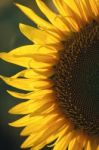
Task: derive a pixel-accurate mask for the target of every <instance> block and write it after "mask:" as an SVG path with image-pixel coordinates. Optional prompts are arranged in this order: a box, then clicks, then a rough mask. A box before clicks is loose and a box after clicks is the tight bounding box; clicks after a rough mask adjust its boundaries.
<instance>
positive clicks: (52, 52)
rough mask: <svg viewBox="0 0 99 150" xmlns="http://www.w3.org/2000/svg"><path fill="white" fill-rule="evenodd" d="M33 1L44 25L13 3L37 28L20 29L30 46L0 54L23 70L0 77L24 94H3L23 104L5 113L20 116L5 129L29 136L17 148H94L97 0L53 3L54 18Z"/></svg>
mask: <svg viewBox="0 0 99 150" xmlns="http://www.w3.org/2000/svg"><path fill="white" fill-rule="evenodd" d="M36 2H37V5H38V7H39V8H40V10H41V11H42V13H43V14H44V15H45V16H46V17H47V19H48V20H49V21H46V20H44V19H42V18H40V17H39V16H38V15H37V14H36V13H35V12H34V11H33V10H31V9H30V8H27V7H26V6H23V5H20V4H16V6H18V7H19V8H20V9H21V10H22V11H23V12H24V13H25V15H27V16H28V17H29V18H30V19H31V20H32V21H33V22H35V23H36V24H37V28H34V27H31V26H29V25H25V24H20V25H19V27H20V30H21V32H22V33H23V34H24V35H25V36H26V37H27V38H28V39H29V40H31V41H32V42H33V44H32V45H26V46H22V47H19V48H16V49H14V50H12V51H10V52H9V53H1V54H0V57H1V58H2V59H3V60H5V61H8V62H10V63H13V64H17V65H19V66H22V67H24V68H25V69H23V70H22V71H21V72H19V73H17V74H15V75H14V76H11V77H4V76H1V78H2V79H3V80H4V81H5V82H6V83H7V84H8V85H11V86H13V87H15V88H18V89H21V90H25V91H28V93H26V94H24V93H18V92H14V91H8V93H9V94H11V95H12V96H15V97H17V98H19V99H23V100H25V101H23V102H21V103H20V104H18V105H17V106H15V107H13V108H12V109H10V111H9V112H10V113H12V114H21V115H24V116H23V117H22V118H21V119H19V120H17V121H15V122H13V123H10V125H11V126H15V127H24V129H23V130H22V132H21V135H22V136H28V138H27V139H26V140H25V142H24V143H23V144H22V146H21V148H30V149H31V150H40V149H42V148H43V147H44V146H45V145H48V144H50V143H51V146H52V147H53V148H52V149H53V150H66V148H68V150H83V149H84V150H99V110H98V107H97V106H99V105H98V104H99V90H98V89H99V78H97V76H99V0H53V3H54V5H55V7H56V8H57V10H58V12H59V14H57V13H55V12H53V11H52V10H51V9H50V8H48V7H47V5H46V4H45V3H44V2H43V0H36ZM97 70H98V71H97ZM53 142H54V143H53ZM52 143H53V144H52Z"/></svg>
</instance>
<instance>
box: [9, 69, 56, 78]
mask: <svg viewBox="0 0 99 150" xmlns="http://www.w3.org/2000/svg"><path fill="white" fill-rule="evenodd" d="M53 74H54V72H53V71H52V70H46V72H44V73H43V72H42V73H40V72H38V71H36V70H33V69H26V70H22V71H21V72H18V73H17V74H15V75H13V76H11V78H19V77H24V78H28V79H36V80H39V79H47V78H49V77H51V76H52V75H53Z"/></svg>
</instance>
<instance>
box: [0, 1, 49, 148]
mask: <svg viewBox="0 0 99 150" xmlns="http://www.w3.org/2000/svg"><path fill="white" fill-rule="evenodd" d="M49 1H50V0H47V2H49ZM17 2H18V0H17ZM19 2H21V3H22V4H25V5H27V6H29V7H32V8H33V9H34V10H35V11H36V12H38V13H39V14H40V15H41V16H42V14H41V13H40V11H39V10H37V6H36V4H35V1H33V0H28V1H27V3H26V0H21V1H20V0H19ZM42 17H43V18H44V16H42ZM20 22H22V23H25V24H30V25H33V26H35V24H34V23H33V22H31V21H30V20H29V19H28V18H27V17H26V16H25V15H24V14H23V13H22V12H21V11H20V10H19V9H18V8H16V7H15V6H14V4H13V0H0V52H3V51H4V52H8V51H10V50H12V49H14V48H16V47H19V46H22V45H26V44H30V43H31V42H30V41H29V40H27V39H26V38H25V37H24V36H23V35H22V34H21V33H20V31H19V28H18V24H19V23H20ZM21 69H22V68H21V67H19V66H16V65H13V64H10V63H7V62H5V61H2V60H0V74H2V75H5V76H11V75H13V74H15V73H17V72H18V71H20V70H21ZM7 89H13V88H11V87H9V86H7V85H6V84H5V83H4V82H3V81H1V80H0V150H20V145H21V143H22V141H23V140H24V139H25V138H24V137H20V135H19V133H20V131H21V129H20V128H13V127H10V126H9V125H8V123H9V122H12V121H14V120H16V119H17V118H19V116H15V115H10V114H8V110H9V109H10V108H11V107H12V106H14V105H15V104H17V103H19V102H20V100H18V99H15V98H14V97H12V96H10V95H9V94H7V92H6V90H7ZM45 149H46V150H48V148H45Z"/></svg>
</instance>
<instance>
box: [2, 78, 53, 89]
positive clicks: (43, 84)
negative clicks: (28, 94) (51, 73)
mask: <svg viewBox="0 0 99 150" xmlns="http://www.w3.org/2000/svg"><path fill="white" fill-rule="evenodd" d="M1 79H2V80H3V81H4V82H5V83H7V84H8V85H10V86H13V87H15V88H19V89H22V90H26V91H35V90H37V89H45V88H50V87H51V86H52V83H51V82H50V81H47V80H46V81H39V80H37V81H35V80H33V79H23V78H17V79H14V78H8V77H3V76H1Z"/></svg>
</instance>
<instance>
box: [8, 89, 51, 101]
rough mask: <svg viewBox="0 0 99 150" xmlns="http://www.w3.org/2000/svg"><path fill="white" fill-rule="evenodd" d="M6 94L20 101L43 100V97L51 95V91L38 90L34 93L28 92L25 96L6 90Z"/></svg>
mask: <svg viewBox="0 0 99 150" xmlns="http://www.w3.org/2000/svg"><path fill="white" fill-rule="evenodd" d="M8 93H9V94H11V95H12V96H14V97H17V98H20V99H34V100H35V99H36V100H37V99H43V98H44V97H46V96H48V95H49V94H53V90H51V89H48V90H47V89H46V90H39V91H35V92H30V93H27V94H23V93H18V92H14V91H9V90H8Z"/></svg>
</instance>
